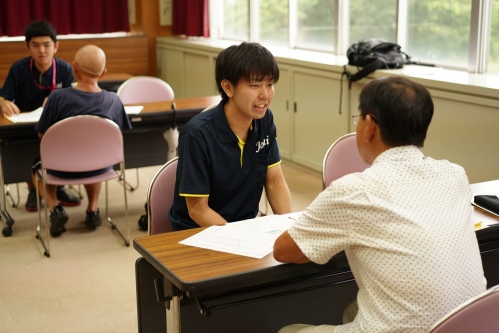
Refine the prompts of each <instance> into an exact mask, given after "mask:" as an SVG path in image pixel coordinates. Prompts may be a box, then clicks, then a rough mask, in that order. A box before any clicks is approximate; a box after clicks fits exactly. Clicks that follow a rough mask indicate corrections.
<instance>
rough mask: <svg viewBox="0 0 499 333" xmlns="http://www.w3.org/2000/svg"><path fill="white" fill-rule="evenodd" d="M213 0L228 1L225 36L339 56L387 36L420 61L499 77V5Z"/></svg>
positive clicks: (484, 1) (443, 0)
mask: <svg viewBox="0 0 499 333" xmlns="http://www.w3.org/2000/svg"><path fill="white" fill-rule="evenodd" d="M212 1H213V2H217V3H220V4H223V8H224V14H223V20H219V21H221V22H220V23H221V25H223V27H218V29H217V30H218V31H223V33H222V34H221V36H222V38H226V39H234V40H245V41H255V42H261V43H263V44H265V45H266V46H272V45H275V46H284V47H288V48H295V49H307V50H314V51H321V52H330V53H336V54H338V55H342V54H343V52H344V51H345V50H347V49H348V47H349V46H350V45H351V44H352V43H354V42H357V41H359V40H361V39H368V38H381V39H385V40H387V41H390V42H395V43H398V44H400V45H401V46H402V50H403V51H404V52H406V53H407V54H409V55H410V56H411V57H412V59H413V60H415V61H420V62H422V63H431V64H435V65H437V66H442V67H447V68H456V69H464V70H469V71H471V72H478V73H481V72H483V71H485V69H486V68H487V65H488V68H489V70H490V71H494V72H497V73H499V0H452V1H449V0H212ZM490 9H491V10H490ZM489 31H491V33H490V35H491V36H490V41H489V36H488V34H489ZM489 51H490V52H489Z"/></svg>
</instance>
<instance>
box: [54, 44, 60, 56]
mask: <svg viewBox="0 0 499 333" xmlns="http://www.w3.org/2000/svg"><path fill="white" fill-rule="evenodd" d="M58 49H59V41H57V42H55V44H54V54H56V53H57V50H58Z"/></svg>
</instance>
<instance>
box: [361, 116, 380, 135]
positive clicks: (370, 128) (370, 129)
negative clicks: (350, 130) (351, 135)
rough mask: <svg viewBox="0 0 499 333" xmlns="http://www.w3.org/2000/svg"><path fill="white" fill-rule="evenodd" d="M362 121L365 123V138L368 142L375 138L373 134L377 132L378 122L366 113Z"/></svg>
mask: <svg viewBox="0 0 499 333" xmlns="http://www.w3.org/2000/svg"><path fill="white" fill-rule="evenodd" d="M364 122H365V124H364V129H365V133H364V134H365V138H366V139H367V140H368V141H369V142H372V140H373V139H374V138H375V136H376V135H378V134H379V128H378V124H376V122H375V121H374V119H373V118H372V117H371V115H370V114H367V115H366V118H365V119H364Z"/></svg>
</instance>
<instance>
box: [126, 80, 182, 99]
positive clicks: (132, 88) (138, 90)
mask: <svg viewBox="0 0 499 333" xmlns="http://www.w3.org/2000/svg"><path fill="white" fill-rule="evenodd" d="M116 93H117V94H118V97H119V98H120V99H121V102H122V103H123V104H138V103H147V102H160V101H170V100H173V99H174V96H175V95H174V93H173V89H172V87H170V85H169V84H168V83H166V82H165V81H163V80H161V79H160V78H157V77H154V76H134V77H132V78H130V79H128V80H126V81H125V82H123V83H122V84H121V86H120V87H119V88H118V91H117V92H116Z"/></svg>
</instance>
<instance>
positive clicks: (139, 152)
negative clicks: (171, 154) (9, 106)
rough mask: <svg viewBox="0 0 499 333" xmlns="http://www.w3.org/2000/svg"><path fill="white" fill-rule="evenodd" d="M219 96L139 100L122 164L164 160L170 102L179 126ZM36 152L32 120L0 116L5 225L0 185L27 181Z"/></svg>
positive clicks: (140, 164)
mask: <svg viewBox="0 0 499 333" xmlns="http://www.w3.org/2000/svg"><path fill="white" fill-rule="evenodd" d="M220 99H221V98H220V96H218V95H217V96H206V97H196V98H182V99H177V100H175V101H164V102H155V103H142V104H141V105H143V106H144V109H143V110H142V111H141V112H140V113H139V114H137V115H129V118H130V121H131V122H132V127H133V128H132V129H131V130H127V131H124V132H123V140H124V150H125V167H126V168H127V169H129V168H139V167H145V166H151V165H162V164H164V163H166V158H167V152H168V144H167V142H166V141H165V139H164V137H163V133H164V131H166V130H167V129H169V128H171V126H172V117H173V111H172V103H173V102H175V104H176V110H177V113H176V123H177V126H178V128H179V129H181V128H182V127H183V126H184V125H185V123H187V121H189V120H190V119H191V118H192V117H193V116H195V115H196V114H198V113H200V112H201V111H202V110H203V109H204V108H206V107H208V106H210V105H213V104H214V103H217V102H219V101H220ZM39 155H40V139H39V138H38V135H37V133H36V131H35V124H34V123H16V124H14V123H12V122H10V121H9V120H8V119H6V118H5V117H4V116H3V115H0V188H1V189H2V190H1V191H0V196H1V197H0V204H1V209H2V211H1V216H3V217H4V219H5V221H7V224H8V225H9V224H10V225H12V224H13V223H14V221H13V219H12V218H11V217H10V215H9V214H8V212H7V209H6V202H5V192H4V190H3V189H4V186H3V185H4V184H15V183H20V182H26V181H30V180H31V165H32V164H33V161H34V159H35V157H36V156H39Z"/></svg>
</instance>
